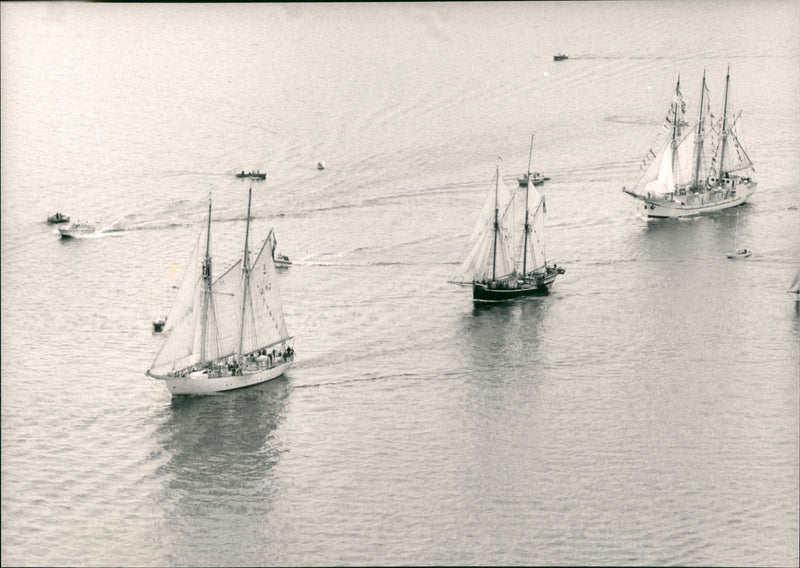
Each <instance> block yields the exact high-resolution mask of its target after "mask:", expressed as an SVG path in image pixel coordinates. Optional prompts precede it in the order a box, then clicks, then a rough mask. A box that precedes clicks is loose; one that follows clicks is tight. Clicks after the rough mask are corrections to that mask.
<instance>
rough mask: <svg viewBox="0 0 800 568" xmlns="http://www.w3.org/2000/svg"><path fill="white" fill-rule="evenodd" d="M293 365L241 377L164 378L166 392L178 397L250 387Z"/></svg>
mask: <svg viewBox="0 0 800 568" xmlns="http://www.w3.org/2000/svg"><path fill="white" fill-rule="evenodd" d="M293 363H294V359H290V360H289V361H287V362H285V363H281V364H280V365H276V366H274V367H271V368H269V369H257V370H254V371H253V372H248V371H245V372H244V373H243V374H241V375H228V376H222V377H209V376H196V375H197V374H194V375H195V376H192V375H189V376H185V377H166V378H164V379H163V380H164V382H165V383H166V386H167V390H168V391H169V392H170V394H171V395H173V396H179V395H209V394H214V393H218V392H225V391H230V390H236V389H241V388H245V387H250V386H253V385H257V384H260V383H264V382H266V381H269V380H272V379H275V378H277V377H280V376H281V375H283V374H284V373H285V372H286V371H287V370H288V369H289V367H291V366H292V364H293Z"/></svg>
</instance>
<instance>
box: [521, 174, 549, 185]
mask: <svg viewBox="0 0 800 568" xmlns="http://www.w3.org/2000/svg"><path fill="white" fill-rule="evenodd" d="M549 179H550V178H549V177H545V176H543V175H542V174H540V173H539V172H531V183H532V184H533V185H542V184H543V183H544V182H546V181H547V180H549ZM517 181H518V182H519V186H520V187H525V186H527V185H528V174H523V175H522V177H518V178H517Z"/></svg>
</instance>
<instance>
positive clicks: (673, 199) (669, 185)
mask: <svg viewBox="0 0 800 568" xmlns="http://www.w3.org/2000/svg"><path fill="white" fill-rule="evenodd" d="M729 87H730V67H729V68H728V72H727V75H726V78H725V99H724V103H723V107H722V118H721V119H719V120H718V121H716V122H715V121H714V116H713V115H712V113H711V105H710V101H709V97H708V88H707V86H706V75H705V72H703V85H702V88H701V89H700V111H699V117H698V120H697V123H696V124H695V125H694V126H692V127H689V125H688V124H687V122H686V121H685V120H684V115H685V108H686V104H685V101H684V99H683V95H682V94H681V90H680V77H678V83H677V85H676V87H675V95H674V96H673V98H672V103H671V105H670V109H669V112H668V113H667V115H666V118H665V120H664V124H663V126H664V127H665V128H666V129H667V131H668V132H669V135H668V136H667V139H666V141H665V142H664V143H663V144H662V145H661V146H660V148H659V150H658V152H653V151H652V149H651V150H650V151H648V156H647V158H645V160H644V161H643V162H644V164H647V168H646V169H645V172H644V175H642V177H641V178H640V179H639V181H638V182H637V183H636V185H635V186H634V187H633V188H632V189H627V188H625V187H623V188H622V191H624V192H625V193H627V194H628V195H630V196H632V197H634V198H636V199H639V200H641V201H642V203H643V204H642V208H643V210H644V213H645V214H646V215H647V216H648V217H686V216H690V215H699V214H702V213H710V212H714V211H721V210H723V209H728V208H729V207H736V206H737V205H742V204H743V203H744V202H745V201H747V200H748V199H749V198H750V196H751V195H752V194H753V192H754V191H755V189H756V185H757V184H756V182H755V181H754V180H753V178H752V173H753V171H754V169H753V162H752V161H751V160H750V157H749V156H748V155H747V152H746V151H745V149H744V147H743V145H742V143H741V141H740V139H739V135H738V134H737V131H736V126H737V123H738V121H739V118H740V117H741V112H740V113H738V114H736V115H734V116H731V113H730V109H729V108H728V107H729V103H728V92H729ZM650 158H652V159H650Z"/></svg>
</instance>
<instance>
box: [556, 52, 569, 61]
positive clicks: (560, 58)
mask: <svg viewBox="0 0 800 568" xmlns="http://www.w3.org/2000/svg"><path fill="white" fill-rule="evenodd" d="M565 59H569V57H568V56H567V55H566V54H564V53H559V54H557V55H554V56H553V61H564V60H565Z"/></svg>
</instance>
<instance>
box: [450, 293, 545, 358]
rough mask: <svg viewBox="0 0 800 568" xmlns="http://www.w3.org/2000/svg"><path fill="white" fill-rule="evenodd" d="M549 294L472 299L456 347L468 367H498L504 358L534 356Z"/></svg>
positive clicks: (536, 352) (535, 355)
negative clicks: (502, 299)
mask: <svg viewBox="0 0 800 568" xmlns="http://www.w3.org/2000/svg"><path fill="white" fill-rule="evenodd" d="M550 302H552V297H551V296H535V297H528V298H520V299H517V300H512V301H510V302H502V303H497V304H492V303H482V302H476V303H474V304H473V308H472V312H471V313H470V314H468V315H465V316H464V317H463V318H462V327H461V330H460V332H459V333H458V339H459V343H460V344H461V345H460V349H461V351H462V353H463V354H464V355H465V356H466V357H467V358H469V359H470V360H471V368H473V369H481V370H483V369H487V368H502V367H503V366H504V364H505V362H507V361H512V360H513V361H516V363H519V362H520V361H523V362H524V361H531V360H532V359H535V358H537V357H538V339H539V335H540V332H541V330H542V328H543V325H544V319H545V316H546V314H547V308H548V306H549V305H550Z"/></svg>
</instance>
